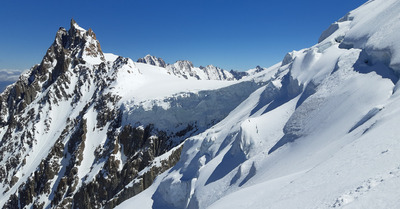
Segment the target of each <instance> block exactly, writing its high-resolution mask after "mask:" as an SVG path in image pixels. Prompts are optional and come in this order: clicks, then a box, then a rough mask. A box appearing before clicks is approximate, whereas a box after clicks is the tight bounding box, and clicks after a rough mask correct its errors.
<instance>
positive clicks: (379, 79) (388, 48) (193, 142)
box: [117, 0, 400, 208]
mask: <svg viewBox="0 0 400 209" xmlns="http://www.w3.org/2000/svg"><path fill="white" fill-rule="evenodd" d="M399 14H400V2H398V1H396V0H370V1H368V2H367V3H365V4H364V5H362V6H361V7H359V8H358V9H356V10H354V11H352V12H350V13H349V14H347V15H346V16H345V17H343V18H342V19H340V20H339V21H338V22H336V23H334V24H332V25H331V27H329V29H328V30H327V31H325V32H323V34H322V35H321V38H320V40H319V43H318V44H316V45H315V46H312V47H311V48H308V49H303V50H300V51H294V52H291V53H289V54H288V55H287V56H286V57H285V59H284V60H283V62H282V63H281V64H278V65H276V66H274V67H271V68H270V69H269V70H271V71H274V72H276V76H273V77H272V79H271V80H269V81H266V83H265V85H264V86H262V87H260V88H259V89H258V90H256V91H254V92H253V93H252V94H251V95H250V96H249V97H248V98H247V99H246V100H245V101H243V102H242V103H241V104H240V105H239V106H237V108H235V109H234V110H233V111H232V112H230V114H229V115H228V116H227V117H226V118H225V119H224V120H222V121H221V122H219V123H218V124H216V125H214V126H213V127H211V128H210V129H208V130H206V131H204V132H203V133H201V134H199V135H197V136H193V137H190V138H189V139H187V140H186V141H185V143H184V148H183V151H182V154H181V159H180V161H179V162H178V163H177V165H175V166H174V167H173V168H171V169H170V170H168V171H167V172H165V173H164V174H162V175H160V176H159V177H158V178H157V179H156V181H155V183H154V184H153V185H152V186H151V187H149V188H148V189H147V190H145V191H144V192H143V193H141V194H139V195H137V196H135V197H133V198H131V199H129V200H127V201H125V202H124V203H122V204H121V205H120V206H119V207H117V208H130V207H131V206H132V205H140V206H141V208H399V207H400V202H399V198H398V195H397V193H398V192H397V191H398V188H399V187H400V163H399V162H400V154H399V153H400V143H399V135H400V131H399V129H398V128H397V126H398V124H399V123H400V115H399V114H400V108H399V107H400V95H399V94H400V93H399V91H397V90H398V85H399V84H398V80H399V79H398V72H399V67H398V66H399V64H398V63H399V58H400V57H399V54H398V50H399V49H400V46H399V45H398V43H400V40H399V39H400V34H399V31H400V30H399V27H400V22H399V21H398V19H399Z"/></svg>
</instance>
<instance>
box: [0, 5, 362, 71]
mask: <svg viewBox="0 0 400 209" xmlns="http://www.w3.org/2000/svg"><path fill="white" fill-rule="evenodd" d="M364 2H366V0H323V1H321V0H303V1H288V0H286V1H282V0H269V1H268V0H246V1H245V0H240V1H239V0H153V1H136V0H131V1H128V0H114V1H94V0H81V1H75V0H72V1H60V0H52V1H44V0H43V1H41V0H39V1H30V0H29V1H20V0H3V1H2V2H1V4H0V23H1V25H2V28H1V30H0V69H27V68H30V67H31V66H33V65H34V64H36V63H39V62H40V61H41V59H42V57H43V56H44V54H45V52H46V50H47V48H48V47H49V46H50V45H51V44H52V42H53V40H54V37H55V34H56V32H57V30H58V28H59V27H65V28H67V29H68V28H69V22H70V19H71V18H74V19H75V20H76V22H77V23H78V24H79V25H80V26H81V27H83V28H86V29H88V28H92V29H93V31H94V32H95V33H96V36H97V39H98V40H99V41H100V44H101V46H102V49H103V51H104V52H111V53H114V54H117V55H121V56H125V57H129V58H132V59H133V60H134V61H136V60H137V59H138V58H139V57H143V56H145V55H146V54H151V55H155V56H157V57H161V58H163V59H164V60H165V61H166V62H168V63H173V62H175V61H176V60H190V61H192V62H193V64H194V65H195V66H200V65H203V66H205V65H208V64H213V65H215V66H219V67H221V68H224V69H227V70H230V69H236V70H246V69H250V68H254V67H255V66H256V65H260V66H263V67H268V66H271V65H273V64H275V63H277V62H279V61H281V60H282V59H283V57H284V55H285V54H286V53H287V52H289V51H292V50H299V49H302V48H306V47H310V46H312V45H314V44H315V43H317V40H318V37H319V35H320V34H321V32H322V31H323V30H325V29H326V28H327V27H328V26H329V25H330V24H331V23H332V22H334V21H336V20H337V19H339V18H340V17H342V16H343V15H345V14H346V13H347V12H348V11H350V10H352V9H355V8H357V7H358V6H360V5H361V4H363V3H364Z"/></svg>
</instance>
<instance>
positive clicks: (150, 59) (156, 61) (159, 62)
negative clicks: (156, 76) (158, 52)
mask: <svg viewBox="0 0 400 209" xmlns="http://www.w3.org/2000/svg"><path fill="white" fill-rule="evenodd" d="M137 62H140V63H146V64H150V65H154V66H158V67H163V68H165V67H166V66H167V65H166V64H165V62H164V60H163V59H161V58H158V57H155V56H151V55H150V54H148V55H146V56H145V57H143V58H139V59H138V60H137Z"/></svg>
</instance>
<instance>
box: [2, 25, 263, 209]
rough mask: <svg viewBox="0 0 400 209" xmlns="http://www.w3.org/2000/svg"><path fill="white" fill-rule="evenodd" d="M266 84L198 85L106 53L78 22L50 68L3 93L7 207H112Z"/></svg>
mask: <svg viewBox="0 0 400 209" xmlns="http://www.w3.org/2000/svg"><path fill="white" fill-rule="evenodd" d="M259 85H261V84H259V83H257V82H255V81H254V80H243V81H240V82H239V81H225V80H208V79H207V80H196V82H193V81H191V80H187V79H183V78H180V77H179V76H176V75H175V74H171V73H170V72H169V71H168V70H166V69H165V68H162V67H158V66H153V65H150V64H144V63H139V62H133V61H132V60H131V59H129V58H124V57H120V56H116V55H113V54H107V53H103V52H102V50H101V47H100V44H99V41H98V40H97V39H96V35H95V34H94V32H93V31H92V30H91V29H89V30H85V29H83V28H81V27H80V26H78V24H77V23H76V22H75V21H73V20H72V21H71V26H70V29H69V30H68V31H67V30H66V29H64V28H60V29H59V31H58V32H57V34H56V38H55V40H54V43H53V44H52V45H51V46H50V48H49V49H48V50H47V52H46V55H45V56H44V58H43V61H42V62H41V63H40V64H39V65H36V66H34V67H33V68H31V69H30V70H29V71H28V72H26V73H25V74H23V75H21V76H20V78H19V80H18V81H17V82H16V83H14V84H13V85H11V86H8V87H7V88H6V90H5V91H4V92H3V93H2V94H0V108H1V109H0V111H1V115H0V136H1V141H0V156H1V158H0V165H1V167H0V194H1V196H0V207H2V208H31V207H33V208H49V207H50V208H53V207H54V208H56V207H59V208H69V207H73V208H98V207H107V208H112V207H114V206H115V205H117V204H119V203H121V202H122V201H123V200H125V199H127V198H129V197H132V196H133V195H135V194H137V193H139V192H141V191H142V190H143V189H145V188H147V187H148V186H150V185H151V183H152V181H153V180H154V178H155V177H156V176H157V175H158V174H160V173H162V172H163V171H165V170H166V169H168V168H170V167H171V166H173V165H174V164H175V163H176V162H177V160H178V159H179V157H180V151H181V149H182V145H181V142H183V140H184V139H185V138H187V137H189V136H191V135H195V134H198V133H200V132H202V131H204V130H206V129H208V128H210V127H211V126H212V125H214V124H215V123H217V122H219V121H221V120H222V119H224V118H225V117H226V116H227V115H228V114H229V112H231V111H232V110H233V109H234V108H236V106H237V105H239V104H240V103H241V102H242V101H244V100H245V99H246V98H247V97H248V96H249V95H250V94H251V93H252V92H253V91H254V90H255V89H257V88H259Z"/></svg>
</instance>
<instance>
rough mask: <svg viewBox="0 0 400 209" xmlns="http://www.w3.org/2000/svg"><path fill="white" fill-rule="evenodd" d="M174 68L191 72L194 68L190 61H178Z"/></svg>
mask: <svg viewBox="0 0 400 209" xmlns="http://www.w3.org/2000/svg"><path fill="white" fill-rule="evenodd" d="M174 66H175V67H176V68H178V69H179V70H185V69H186V70H189V71H190V70H191V69H192V68H193V67H194V66H193V63H192V62H191V61H188V60H178V61H176V62H175V64H174Z"/></svg>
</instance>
